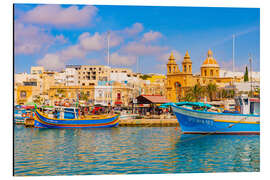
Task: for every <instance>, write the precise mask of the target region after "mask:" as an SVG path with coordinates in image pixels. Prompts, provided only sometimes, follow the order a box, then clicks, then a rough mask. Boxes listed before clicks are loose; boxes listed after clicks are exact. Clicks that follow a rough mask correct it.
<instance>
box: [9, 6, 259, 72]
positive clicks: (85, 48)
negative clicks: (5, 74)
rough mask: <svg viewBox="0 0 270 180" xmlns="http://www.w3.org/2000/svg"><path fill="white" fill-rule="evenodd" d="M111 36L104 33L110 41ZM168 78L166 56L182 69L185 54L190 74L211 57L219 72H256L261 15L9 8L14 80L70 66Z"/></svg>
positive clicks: (102, 8)
mask: <svg viewBox="0 0 270 180" xmlns="http://www.w3.org/2000/svg"><path fill="white" fill-rule="evenodd" d="M108 32H109V33H108ZM108 34H109V42H110V43H109V44H110V48H109V49H110V53H109V54H110V66H112V67H124V68H131V69H132V70H133V71H134V72H140V73H161V74H166V63H167V61H168V58H169V55H170V53H171V52H173V53H174V56H175V58H176V61H177V63H178V64H179V65H180V67H181V62H182V60H183V57H184V55H185V53H186V51H188V53H189V55H190V57H191V60H192V63H193V73H198V72H200V66H201V64H202V63H203V61H204V60H205V59H206V57H207V51H208V50H209V49H211V50H212V51H213V56H214V58H215V59H216V60H217V62H218V64H219V65H220V67H221V68H223V69H226V70H232V35H233V34H235V69H236V71H242V72H243V71H244V70H245V67H246V66H248V67H249V55H251V57H252V60H253V61H252V68H253V70H254V71H259V70H260V9H258V8H210V7H209V8H208V7H168V6H166V7H165V6H151V7H150V6H111V5H110V6H104V5H98V6H90V5H86V6H84V5H48V4H47V5H46V4H45V5H44V4H43V5H38V4H15V5H14V67H15V73H22V72H27V73H29V72H30V68H31V66H44V67H45V68H46V69H48V70H55V71H59V70H61V69H63V68H64V67H65V65H67V64H76V65H107V54H108V53H107V49H108V48H107V44H108V43H107V42H108V41H107V39H108Z"/></svg>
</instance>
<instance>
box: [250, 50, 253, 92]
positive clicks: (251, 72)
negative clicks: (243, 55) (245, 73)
mask: <svg viewBox="0 0 270 180" xmlns="http://www.w3.org/2000/svg"><path fill="white" fill-rule="evenodd" d="M249 65H250V88H251V97H253V93H252V58H251V54H249Z"/></svg>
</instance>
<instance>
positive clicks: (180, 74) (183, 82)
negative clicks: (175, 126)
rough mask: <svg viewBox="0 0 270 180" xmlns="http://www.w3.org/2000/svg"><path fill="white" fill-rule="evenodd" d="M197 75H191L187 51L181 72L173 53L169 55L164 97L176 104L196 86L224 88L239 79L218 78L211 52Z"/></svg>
mask: <svg viewBox="0 0 270 180" xmlns="http://www.w3.org/2000/svg"><path fill="white" fill-rule="evenodd" d="M200 69H201V72H200V74H199V75H193V73H192V61H191V59H190V55H189V53H188V51H187V52H186V54H185V57H184V59H183V61H182V71H181V70H180V69H179V66H178V64H176V61H175V58H174V56H173V53H171V55H170V57H169V59H168V63H167V79H166V80H167V82H166V97H167V99H168V100H170V101H171V102H178V101H179V100H180V99H181V97H184V96H185V93H186V92H187V90H188V89H189V88H191V87H193V86H194V85H196V84H200V85H201V86H207V85H208V84H210V83H212V84H216V85H217V86H218V87H224V86H225V85H226V84H231V83H232V82H233V81H235V82H240V81H241V78H236V77H235V78H234V77H220V75H219V71H220V66H219V65H218V63H217V61H216V60H215V59H214V57H213V52H212V51H211V50H208V52H207V57H206V59H205V61H204V62H203V64H202V65H201V68H200Z"/></svg>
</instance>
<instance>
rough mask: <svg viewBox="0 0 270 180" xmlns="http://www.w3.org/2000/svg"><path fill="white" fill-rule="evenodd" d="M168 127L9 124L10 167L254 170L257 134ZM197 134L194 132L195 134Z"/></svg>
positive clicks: (67, 171)
mask: <svg viewBox="0 0 270 180" xmlns="http://www.w3.org/2000/svg"><path fill="white" fill-rule="evenodd" d="M193 136H195V135H182V136H181V137H180V133H179V129H176V128H174V127H162V128H160V127H120V128H111V129H31V128H22V127H21V126H20V127H19V126H16V127H15V140H14V150H15V151H14V163H15V166H14V172H15V175H16V176H26V175H33V176H38V175H86V174H89V175H90V174H153V173H155V174H156V173H187V172H253V171H260V168H259V167H260V148H259V136H230V135H225V136H222V135H211V136H203V137H200V138H194V139H193V140H190V141H186V140H187V139H189V138H192V137H193ZM196 136H197V135H196Z"/></svg>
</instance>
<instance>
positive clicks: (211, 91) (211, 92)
mask: <svg viewBox="0 0 270 180" xmlns="http://www.w3.org/2000/svg"><path fill="white" fill-rule="evenodd" d="M206 92H207V94H208V97H209V98H210V101H212V100H213V96H215V95H216V93H217V85H216V84H212V83H210V84H208V85H207V86H206Z"/></svg>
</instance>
